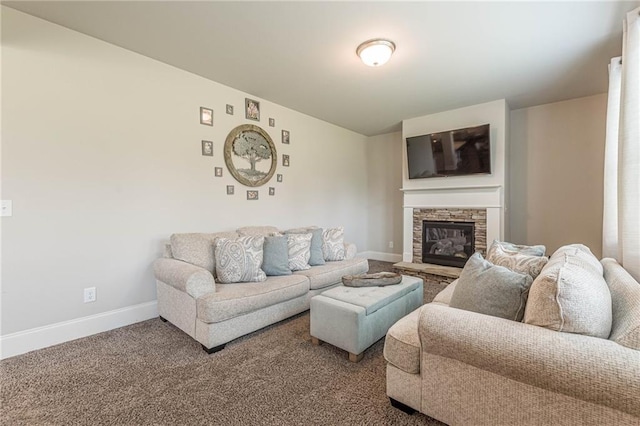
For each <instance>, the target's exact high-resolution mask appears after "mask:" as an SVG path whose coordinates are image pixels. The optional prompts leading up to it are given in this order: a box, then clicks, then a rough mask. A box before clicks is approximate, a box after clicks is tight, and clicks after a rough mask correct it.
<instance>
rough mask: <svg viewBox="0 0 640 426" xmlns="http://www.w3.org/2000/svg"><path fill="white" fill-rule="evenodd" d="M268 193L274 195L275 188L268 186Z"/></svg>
mask: <svg viewBox="0 0 640 426" xmlns="http://www.w3.org/2000/svg"><path fill="white" fill-rule="evenodd" d="M269 195H276V189H275V188H274V187H273V186H270V187H269Z"/></svg>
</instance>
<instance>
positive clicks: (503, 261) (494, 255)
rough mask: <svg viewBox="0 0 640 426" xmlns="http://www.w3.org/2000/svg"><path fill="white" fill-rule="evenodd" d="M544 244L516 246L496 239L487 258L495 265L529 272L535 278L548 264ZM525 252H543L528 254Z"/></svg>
mask: <svg viewBox="0 0 640 426" xmlns="http://www.w3.org/2000/svg"><path fill="white" fill-rule="evenodd" d="M544 252H545V247H544V246H516V245H515V244H511V243H503V242H500V241H498V240H494V241H493V244H491V247H489V251H488V253H487V260H488V261H489V262H491V263H493V264H494V265H498V266H504V267H506V268H509V269H511V270H512V271H515V272H520V273H522V274H529V275H530V276H531V278H533V279H534V280H535V279H536V277H537V276H538V275H540V271H542V268H544V265H546V264H547V262H548V260H549V259H547V258H546V257H545V256H544ZM525 253H541V254H535V255H527V254H525Z"/></svg>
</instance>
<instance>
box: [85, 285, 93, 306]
mask: <svg viewBox="0 0 640 426" xmlns="http://www.w3.org/2000/svg"><path fill="white" fill-rule="evenodd" d="M95 301H96V288H95V287H88V288H85V289H84V303H89V302H95Z"/></svg>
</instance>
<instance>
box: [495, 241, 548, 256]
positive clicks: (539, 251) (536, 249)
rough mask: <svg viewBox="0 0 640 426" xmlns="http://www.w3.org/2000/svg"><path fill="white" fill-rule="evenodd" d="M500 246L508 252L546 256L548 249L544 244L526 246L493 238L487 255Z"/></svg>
mask: <svg viewBox="0 0 640 426" xmlns="http://www.w3.org/2000/svg"><path fill="white" fill-rule="evenodd" d="M498 247H499V248H501V249H502V251H504V252H505V253H508V254H524V255H526V256H544V253H545V252H546V251H547V248H546V247H545V246H543V245H537V246H525V245H518V244H513V243H508V242H506V241H498V240H493V243H492V244H491V247H489V251H488V252H487V256H489V255H490V254H491V250H492V249H494V248H498Z"/></svg>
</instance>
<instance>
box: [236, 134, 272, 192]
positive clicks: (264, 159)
mask: <svg viewBox="0 0 640 426" xmlns="http://www.w3.org/2000/svg"><path fill="white" fill-rule="evenodd" d="M224 161H225V163H227V168H228V169H229V173H231V175H232V176H233V177H234V178H236V180H237V181H238V182H240V183H241V184H243V185H246V186H261V185H264V184H265V183H267V182H269V179H271V177H272V176H273V174H274V173H275V171H276V167H277V163H278V155H277V153H276V146H275V145H274V143H273V141H272V140H271V137H270V136H269V135H268V134H267V132H265V131H264V130H262V129H261V128H260V127H258V126H254V125H253V124H243V125H242V126H238V127H236V128H235V129H233V130H232V131H231V132H229V134H228V135H227V139H226V141H225V143H224Z"/></svg>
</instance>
